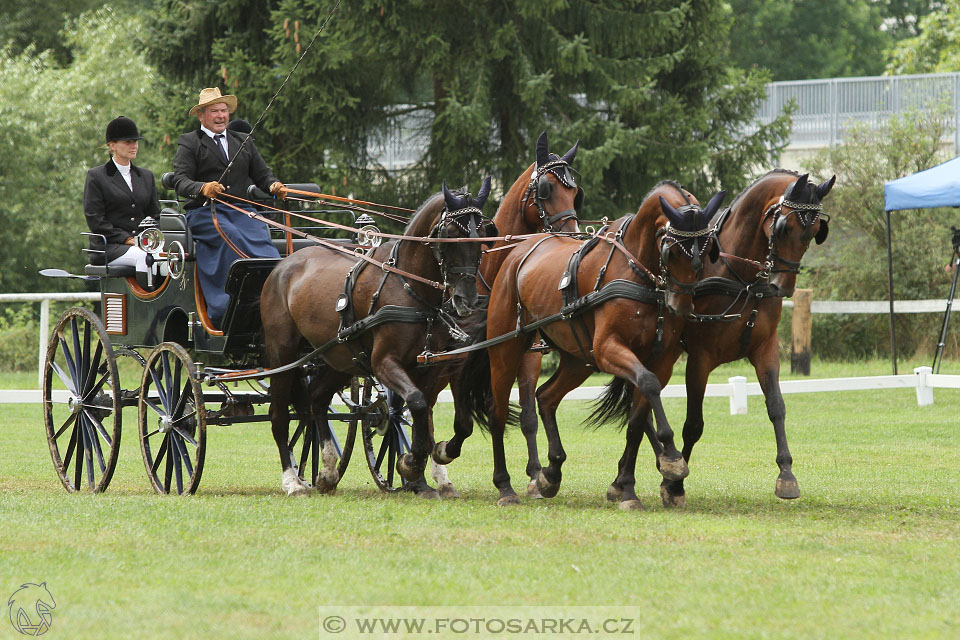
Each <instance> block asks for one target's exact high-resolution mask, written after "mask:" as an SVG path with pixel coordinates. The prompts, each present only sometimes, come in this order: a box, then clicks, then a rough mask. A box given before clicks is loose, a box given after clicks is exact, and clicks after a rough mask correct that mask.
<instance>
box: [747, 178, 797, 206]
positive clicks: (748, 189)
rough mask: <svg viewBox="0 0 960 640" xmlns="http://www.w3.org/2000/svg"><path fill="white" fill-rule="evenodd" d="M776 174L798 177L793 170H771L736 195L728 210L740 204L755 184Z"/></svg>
mask: <svg viewBox="0 0 960 640" xmlns="http://www.w3.org/2000/svg"><path fill="white" fill-rule="evenodd" d="M777 174H781V175H788V176H793V177H794V178H799V177H800V174H799V173H798V172H796V171H794V170H793V169H771V170H770V171H767V172H766V173H765V174H763V175H762V176H760V177H759V178H757V179H756V180H754V181H753V182H751V183H750V185H749V186H748V187H747V188H746V189H744V190H743V191H741V192H740V193H738V194H737V197H736V198H734V199H733V201H732V202H731V203H730V208H731V209H732V208H733V207H734V205H736V204H737V203H738V202H740V200H741V199H742V198H743V197H744V196H745V195H746V194H747V192H749V191H750V190H751V189H753V187H755V186H756V185H757V183H759V182H760V181H762V180H765V179H766V178H769V177H770V176H772V175H777Z"/></svg>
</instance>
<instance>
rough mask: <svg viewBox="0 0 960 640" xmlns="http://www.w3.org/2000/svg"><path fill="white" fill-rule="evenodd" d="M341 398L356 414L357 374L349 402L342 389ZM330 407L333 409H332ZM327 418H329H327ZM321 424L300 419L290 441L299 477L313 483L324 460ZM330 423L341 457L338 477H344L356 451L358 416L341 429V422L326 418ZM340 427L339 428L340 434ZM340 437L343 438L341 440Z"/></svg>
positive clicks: (289, 446)
mask: <svg viewBox="0 0 960 640" xmlns="http://www.w3.org/2000/svg"><path fill="white" fill-rule="evenodd" d="M340 399H341V400H342V401H343V403H344V404H345V405H347V410H348V411H349V412H351V413H354V414H356V405H357V404H358V403H359V399H360V385H359V383H358V382H357V379H356V378H354V379H353V381H352V382H351V383H350V401H349V402H347V398H346V397H345V396H344V394H343V392H341V393H340ZM330 411H331V413H332V412H333V410H332V409H331V410H330ZM324 419H325V420H326V418H324ZM320 424H321V423H320V420H318V419H312V420H301V421H300V423H299V424H298V425H297V428H296V429H295V430H294V432H293V435H291V436H290V441H289V442H288V443H287V447H288V449H289V451H290V455H291V456H293V460H292V462H293V463H294V464H295V465H297V469H298V470H299V475H300V479H301V480H302V481H304V482H306V483H308V484H311V485H312V484H314V483H315V482H316V479H317V474H318V473H319V472H320V465H321V463H322V459H321V452H320ZM327 424H328V425H329V426H330V433H331V435H333V444H334V447H335V448H336V450H337V456H338V457H339V461H338V462H337V477H338V478H340V479H343V474H344V473H346V472H347V465H348V464H350V456H351V455H352V454H353V444H354V442H355V441H356V439H357V419H356V418H354V419H351V420H347V421H345V425H346V426H345V427H344V428H340V429H338V428H337V427H335V425H336V424H340V423H339V421H336V420H327ZM338 431H339V432H340V433H339V435H338V433H337V432H338ZM341 437H342V438H343V440H342V442H341ZM305 470H309V472H310V473H309V477H307V476H306V474H305V473H304V471H305Z"/></svg>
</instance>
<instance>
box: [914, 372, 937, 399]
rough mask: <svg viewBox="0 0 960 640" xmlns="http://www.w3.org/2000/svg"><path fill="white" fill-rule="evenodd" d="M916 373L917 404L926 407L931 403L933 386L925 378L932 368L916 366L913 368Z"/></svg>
mask: <svg viewBox="0 0 960 640" xmlns="http://www.w3.org/2000/svg"><path fill="white" fill-rule="evenodd" d="M913 372H914V373H915V374H917V406H920V407H926V406H928V405H931V404H933V387H931V386H930V381H929V380H928V379H927V376H929V375H930V374H931V373H933V369H932V368H931V367H917V368H916V369H914V370H913Z"/></svg>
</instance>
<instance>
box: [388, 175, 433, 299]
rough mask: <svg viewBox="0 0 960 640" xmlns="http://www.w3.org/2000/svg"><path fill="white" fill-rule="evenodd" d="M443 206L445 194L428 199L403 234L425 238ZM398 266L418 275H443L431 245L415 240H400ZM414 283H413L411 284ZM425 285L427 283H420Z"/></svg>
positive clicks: (431, 277)
mask: <svg viewBox="0 0 960 640" xmlns="http://www.w3.org/2000/svg"><path fill="white" fill-rule="evenodd" d="M442 208H443V196H442V195H441V194H437V195H435V196H433V197H432V198H430V199H429V200H427V201H426V202H425V203H424V204H423V205H422V206H421V207H420V209H418V210H417V212H416V213H415V214H413V219H412V220H410V224H408V225H407V228H406V229H404V230H403V235H405V236H411V237H414V238H423V237H426V236H428V235H430V232H431V231H432V230H433V225H434V224H435V223H436V221H437V218H438V217H439V215H440V211H441V210H442ZM397 242H398V244H399V246H398V247H397V264H396V267H397V268H398V269H400V270H402V271H407V272H409V273H413V274H416V275H418V276H421V277H424V278H427V279H430V280H439V279H440V278H441V277H442V276H441V273H440V265H438V264H437V260H436V257H435V256H434V254H433V248H432V247H431V246H430V245H427V244H424V243H422V242H417V241H415V240H398V241H397ZM412 285H413V283H411V286H412ZM420 286H425V285H420Z"/></svg>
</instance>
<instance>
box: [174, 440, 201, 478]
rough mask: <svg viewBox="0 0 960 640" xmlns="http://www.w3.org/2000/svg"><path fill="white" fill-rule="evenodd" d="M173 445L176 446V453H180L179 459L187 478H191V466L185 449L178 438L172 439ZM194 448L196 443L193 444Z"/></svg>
mask: <svg viewBox="0 0 960 640" xmlns="http://www.w3.org/2000/svg"><path fill="white" fill-rule="evenodd" d="M177 433H180V432H179V431H178V432H177ZM173 442H174V444H176V445H177V451H178V452H179V453H180V459H181V460H183V465H184V466H185V467H186V468H187V477H188V478H192V477H193V464H191V462H190V456H189V455H188V454H187V447H186V445H184V444H183V443H182V442H180V438H174V439H173ZM194 446H196V443H194Z"/></svg>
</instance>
